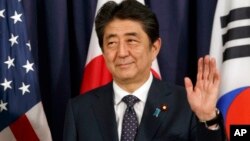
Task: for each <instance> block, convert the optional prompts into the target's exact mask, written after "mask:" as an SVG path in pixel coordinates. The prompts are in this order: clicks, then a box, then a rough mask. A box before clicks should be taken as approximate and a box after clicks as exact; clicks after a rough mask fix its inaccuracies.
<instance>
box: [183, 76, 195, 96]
mask: <svg viewBox="0 0 250 141" xmlns="http://www.w3.org/2000/svg"><path fill="white" fill-rule="evenodd" d="M184 83H185V88H186V91H187V94H188V95H190V94H192V93H193V83H192V81H191V80H190V78H188V77H185V78H184Z"/></svg>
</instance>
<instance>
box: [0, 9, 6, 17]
mask: <svg viewBox="0 0 250 141" xmlns="http://www.w3.org/2000/svg"><path fill="white" fill-rule="evenodd" d="M4 11H5V9H3V10H0V17H2V18H4V15H3V12H4Z"/></svg>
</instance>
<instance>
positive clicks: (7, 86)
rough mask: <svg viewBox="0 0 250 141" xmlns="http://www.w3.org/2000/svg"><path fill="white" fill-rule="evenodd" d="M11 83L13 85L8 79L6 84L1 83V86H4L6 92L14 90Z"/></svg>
mask: <svg viewBox="0 0 250 141" xmlns="http://www.w3.org/2000/svg"><path fill="white" fill-rule="evenodd" d="M11 83H12V81H8V80H7V79H6V78H4V82H3V83H1V85H2V86H3V89H4V91H6V90H7V89H8V88H9V89H12V87H11V86H10V84H11Z"/></svg>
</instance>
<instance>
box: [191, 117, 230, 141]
mask: <svg viewBox="0 0 250 141" xmlns="http://www.w3.org/2000/svg"><path fill="white" fill-rule="evenodd" d="M194 120H195V121H194V123H195V127H194V128H193V130H192V138H193V139H192V140H194V141H226V135H225V129H224V125H223V119H221V122H220V123H219V126H220V128H219V129H218V130H210V129H208V128H207V127H206V126H205V125H204V124H203V123H201V122H199V120H198V118H197V117H195V115H194Z"/></svg>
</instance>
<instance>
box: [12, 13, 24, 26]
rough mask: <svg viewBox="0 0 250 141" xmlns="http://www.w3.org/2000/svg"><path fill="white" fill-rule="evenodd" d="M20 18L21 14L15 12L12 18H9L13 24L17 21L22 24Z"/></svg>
mask: <svg viewBox="0 0 250 141" xmlns="http://www.w3.org/2000/svg"><path fill="white" fill-rule="evenodd" d="M21 16H22V14H18V13H17V12H16V11H15V14H14V15H13V16H11V17H10V18H11V19H13V20H14V24H16V23H17V22H18V21H19V22H22V19H21Z"/></svg>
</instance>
